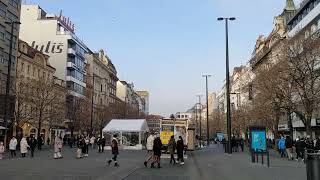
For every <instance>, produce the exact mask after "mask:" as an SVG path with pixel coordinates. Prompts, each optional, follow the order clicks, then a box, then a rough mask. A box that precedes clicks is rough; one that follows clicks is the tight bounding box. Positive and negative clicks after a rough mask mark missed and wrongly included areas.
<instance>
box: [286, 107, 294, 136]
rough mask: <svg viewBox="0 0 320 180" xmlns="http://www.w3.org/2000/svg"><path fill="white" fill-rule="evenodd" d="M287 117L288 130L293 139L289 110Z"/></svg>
mask: <svg viewBox="0 0 320 180" xmlns="http://www.w3.org/2000/svg"><path fill="white" fill-rule="evenodd" d="M287 118H288V129H289V132H290V137H291V139H293V126H292V116H291V111H287Z"/></svg>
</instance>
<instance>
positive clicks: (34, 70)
mask: <svg viewBox="0 0 320 180" xmlns="http://www.w3.org/2000/svg"><path fill="white" fill-rule="evenodd" d="M35 74H36V68H33V71H32V76H33V77H35Z"/></svg>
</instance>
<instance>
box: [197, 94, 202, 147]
mask: <svg viewBox="0 0 320 180" xmlns="http://www.w3.org/2000/svg"><path fill="white" fill-rule="evenodd" d="M201 97H202V95H198V98H199V110H200V112H199V126H200V128H199V130H200V133H199V135H200V138H199V139H200V147H201V140H202V127H201V126H202V125H201V113H202V112H201V111H202V105H201Z"/></svg>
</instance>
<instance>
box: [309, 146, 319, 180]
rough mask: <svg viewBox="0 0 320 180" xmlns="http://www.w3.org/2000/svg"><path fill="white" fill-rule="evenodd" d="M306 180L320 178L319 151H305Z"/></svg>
mask: <svg viewBox="0 0 320 180" xmlns="http://www.w3.org/2000/svg"><path fill="white" fill-rule="evenodd" d="M306 170H307V180H319V179H320V151H318V153H316V152H314V153H306Z"/></svg>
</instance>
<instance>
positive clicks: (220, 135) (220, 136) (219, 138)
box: [217, 133, 225, 141]
mask: <svg viewBox="0 0 320 180" xmlns="http://www.w3.org/2000/svg"><path fill="white" fill-rule="evenodd" d="M217 138H218V140H219V141H222V140H223V139H224V138H225V137H224V134H223V133H217Z"/></svg>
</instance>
